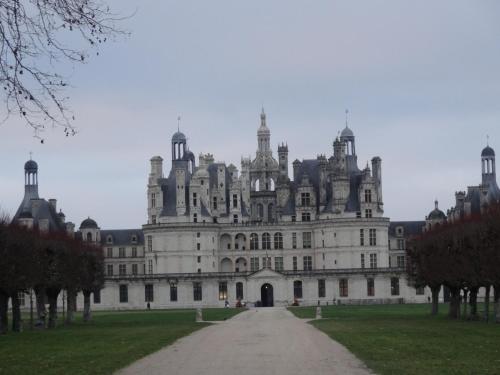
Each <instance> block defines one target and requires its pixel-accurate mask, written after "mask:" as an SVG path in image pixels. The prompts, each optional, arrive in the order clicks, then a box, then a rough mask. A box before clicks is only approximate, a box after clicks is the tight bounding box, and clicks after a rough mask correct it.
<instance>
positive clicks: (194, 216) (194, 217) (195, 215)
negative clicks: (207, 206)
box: [193, 214, 198, 223]
mask: <svg viewBox="0 0 500 375" xmlns="http://www.w3.org/2000/svg"><path fill="white" fill-rule="evenodd" d="M197 222H198V214H193V223H197Z"/></svg>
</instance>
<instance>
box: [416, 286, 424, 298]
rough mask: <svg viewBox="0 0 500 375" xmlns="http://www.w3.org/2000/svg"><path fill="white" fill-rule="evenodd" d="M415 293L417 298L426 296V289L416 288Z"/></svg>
mask: <svg viewBox="0 0 500 375" xmlns="http://www.w3.org/2000/svg"><path fill="white" fill-rule="evenodd" d="M415 292H416V293H417V296H423V295H424V294H425V288H424V287H423V286H419V287H417V288H415Z"/></svg>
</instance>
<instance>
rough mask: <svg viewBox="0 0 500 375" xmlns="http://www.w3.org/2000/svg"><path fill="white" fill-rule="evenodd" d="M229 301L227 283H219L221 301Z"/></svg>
mask: <svg viewBox="0 0 500 375" xmlns="http://www.w3.org/2000/svg"><path fill="white" fill-rule="evenodd" d="M225 300H227V281H221V282H219V301H225Z"/></svg>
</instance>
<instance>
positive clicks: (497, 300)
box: [493, 285, 500, 323]
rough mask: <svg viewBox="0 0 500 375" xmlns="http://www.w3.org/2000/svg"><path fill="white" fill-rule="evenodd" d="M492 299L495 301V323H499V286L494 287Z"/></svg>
mask: <svg viewBox="0 0 500 375" xmlns="http://www.w3.org/2000/svg"><path fill="white" fill-rule="evenodd" d="M493 299H494V300H495V305H494V306H493V308H494V310H495V311H494V313H495V314H494V315H495V323H500V285H495V292H494V297H493Z"/></svg>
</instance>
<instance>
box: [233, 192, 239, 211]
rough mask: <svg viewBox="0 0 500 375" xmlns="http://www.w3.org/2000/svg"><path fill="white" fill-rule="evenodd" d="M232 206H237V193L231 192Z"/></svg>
mask: <svg viewBox="0 0 500 375" xmlns="http://www.w3.org/2000/svg"><path fill="white" fill-rule="evenodd" d="M233 208H238V195H237V194H233Z"/></svg>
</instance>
